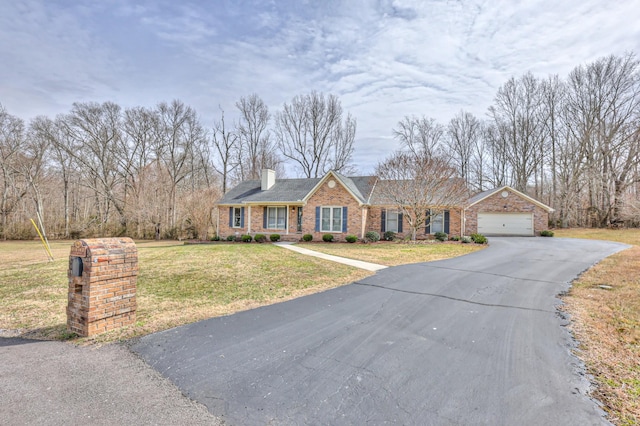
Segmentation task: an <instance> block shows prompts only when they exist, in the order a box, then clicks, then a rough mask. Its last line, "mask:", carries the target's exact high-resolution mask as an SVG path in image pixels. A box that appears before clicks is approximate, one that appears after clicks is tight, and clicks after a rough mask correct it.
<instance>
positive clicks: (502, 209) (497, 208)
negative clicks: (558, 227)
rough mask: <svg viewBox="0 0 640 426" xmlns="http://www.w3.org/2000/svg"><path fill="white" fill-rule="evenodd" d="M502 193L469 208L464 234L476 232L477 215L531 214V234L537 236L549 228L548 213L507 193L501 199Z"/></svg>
mask: <svg viewBox="0 0 640 426" xmlns="http://www.w3.org/2000/svg"><path fill="white" fill-rule="evenodd" d="M501 192H502V191H498V192H496V193H495V194H492V195H490V196H489V197H487V198H485V199H484V200H482V201H480V202H478V203H477V204H474V205H473V206H471V207H469V208H468V209H467V210H466V213H465V234H466V235H470V234H473V233H475V232H478V213H533V233H534V235H539V234H540V231H543V230H545V229H548V227H549V212H547V210H545V209H543V208H542V207H540V206H537V205H535V204H533V203H532V202H530V201H528V200H526V199H524V198H522V197H520V196H519V195H517V194H515V193H513V192H511V191H508V192H509V196H508V197H506V198H503V197H502V195H501Z"/></svg>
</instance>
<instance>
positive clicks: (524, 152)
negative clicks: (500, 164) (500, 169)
mask: <svg viewBox="0 0 640 426" xmlns="http://www.w3.org/2000/svg"><path fill="white" fill-rule="evenodd" d="M494 103H495V104H494V105H493V106H491V107H490V108H489V114H490V116H491V118H492V120H493V131H492V139H493V142H494V145H493V146H494V149H496V150H498V151H500V155H501V156H502V159H503V160H506V161H507V162H508V167H509V170H510V172H511V179H510V180H511V183H512V185H513V186H514V187H515V188H516V189H517V190H519V191H523V192H526V191H527V186H528V184H529V180H530V178H531V177H532V176H533V175H534V174H535V172H536V170H537V168H538V164H539V163H540V161H542V159H541V158H540V152H541V149H540V146H541V145H542V143H543V141H544V130H545V126H544V125H543V123H542V122H541V121H542V120H541V114H540V105H541V100H540V92H539V82H538V80H537V79H536V78H535V77H534V76H533V75H532V74H531V73H528V74H525V75H523V76H522V77H521V78H520V79H515V78H513V77H512V78H511V79H509V80H508V81H507V82H506V83H505V84H503V85H502V86H501V87H500V89H499V90H498V94H497V95H496V97H495V100H494Z"/></svg>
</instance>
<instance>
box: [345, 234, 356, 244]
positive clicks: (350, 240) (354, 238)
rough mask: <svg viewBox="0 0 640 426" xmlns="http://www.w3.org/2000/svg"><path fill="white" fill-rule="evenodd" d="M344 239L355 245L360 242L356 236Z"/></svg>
mask: <svg viewBox="0 0 640 426" xmlns="http://www.w3.org/2000/svg"><path fill="white" fill-rule="evenodd" d="M344 239H345V240H346V241H347V242H348V243H355V242H356V241H358V237H356V236H355V235H347V236H346V237H344Z"/></svg>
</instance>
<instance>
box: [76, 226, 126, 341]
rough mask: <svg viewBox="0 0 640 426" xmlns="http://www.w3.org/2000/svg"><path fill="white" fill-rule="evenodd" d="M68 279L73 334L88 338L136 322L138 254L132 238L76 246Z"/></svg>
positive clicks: (81, 243)
mask: <svg viewBox="0 0 640 426" xmlns="http://www.w3.org/2000/svg"><path fill="white" fill-rule="evenodd" d="M68 276H69V302H68V304H67V329H68V330H69V331H70V332H72V333H77V334H78V335H80V336H85V337H86V336H92V335H94V334H98V333H103V332H105V331H109V330H113V329H116V328H119V327H122V326H125V325H130V324H133V323H134V322H135V320H136V280H137V276H138V250H137V249H136V245H135V243H134V242H133V240H132V239H131V238H92V239H85V240H78V241H76V242H74V243H73V245H72V246H71V255H70V256H69V272H68Z"/></svg>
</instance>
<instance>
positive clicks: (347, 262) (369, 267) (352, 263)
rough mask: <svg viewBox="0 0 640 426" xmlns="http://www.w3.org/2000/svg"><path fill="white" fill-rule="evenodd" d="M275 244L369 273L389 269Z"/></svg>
mask: <svg viewBox="0 0 640 426" xmlns="http://www.w3.org/2000/svg"><path fill="white" fill-rule="evenodd" d="M273 244H275V245H277V246H278V247H282V248H286V249H288V250H291V251H295V252H297V253H300V254H305V255H307V256H314V257H319V258H320V259H325V260H330V261H332V262H338V263H342V264H345V265H349V266H353V267H356V268H360V269H364V270H367V271H372V272H376V271H380V270H381V269H385V268H388V266H384V265H378V264H377V263H369V262H363V261H362V260H354V259H347V258H346V257H339V256H333V255H330V254H325V253H320V252H318V251H313V250H309V249H306V248H302V247H298V246H296V245H294V243H290V242H286V241H283V242H279V243H273Z"/></svg>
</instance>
